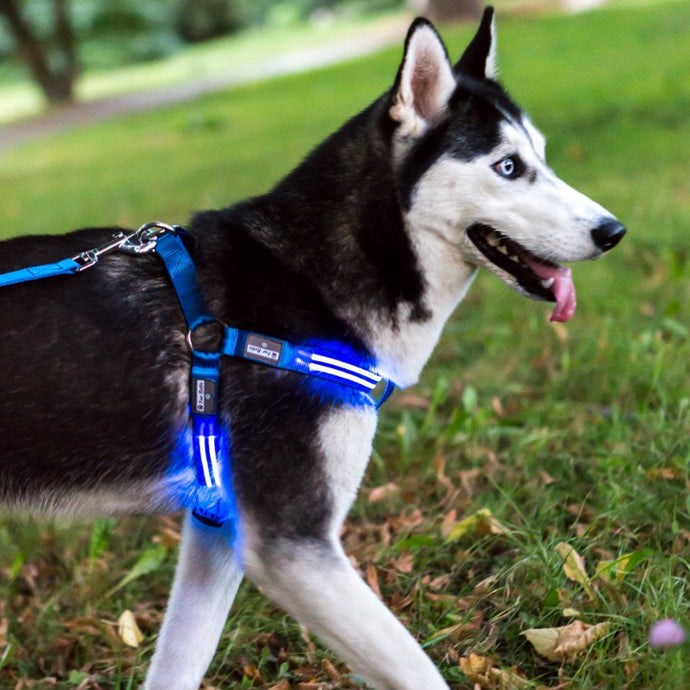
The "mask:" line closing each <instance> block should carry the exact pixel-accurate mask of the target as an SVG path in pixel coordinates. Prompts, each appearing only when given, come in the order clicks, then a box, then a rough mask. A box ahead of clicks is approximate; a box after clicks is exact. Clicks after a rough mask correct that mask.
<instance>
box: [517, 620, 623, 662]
mask: <svg viewBox="0 0 690 690" xmlns="http://www.w3.org/2000/svg"><path fill="white" fill-rule="evenodd" d="M610 629H611V624H610V623H608V622H606V623H597V624H596V625H587V623H583V622H582V621H573V622H572V623H570V624H569V625H564V626H562V627H560V628H532V629H530V630H525V631H524V632H523V633H521V634H522V635H524V636H525V637H526V638H527V639H528V640H529V641H530V642H531V644H532V646H533V647H534V649H535V651H536V652H537V654H539V655H541V656H543V657H545V658H547V659H548V660H549V661H563V660H567V659H572V658H574V657H575V656H577V655H578V654H580V653H581V652H584V651H585V650H586V649H587V648H588V647H590V646H591V645H592V644H594V642H596V641H597V640H598V639H600V638H602V637H604V635H606V634H607V633H608V632H609V630H610Z"/></svg>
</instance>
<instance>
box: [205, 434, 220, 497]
mask: <svg viewBox="0 0 690 690" xmlns="http://www.w3.org/2000/svg"><path fill="white" fill-rule="evenodd" d="M208 449H209V451H210V453H211V469H212V470H213V479H214V480H215V482H216V486H220V469H219V467H218V451H217V449H216V437H215V436H209V437H208Z"/></svg>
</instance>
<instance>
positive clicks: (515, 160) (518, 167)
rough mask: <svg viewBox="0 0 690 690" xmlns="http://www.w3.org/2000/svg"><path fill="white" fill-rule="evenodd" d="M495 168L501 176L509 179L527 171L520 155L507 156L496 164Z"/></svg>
mask: <svg viewBox="0 0 690 690" xmlns="http://www.w3.org/2000/svg"><path fill="white" fill-rule="evenodd" d="M494 170H495V171H496V172H497V173H498V174H499V175H500V176H501V177H505V178H507V179H509V180H514V179H515V178H517V177H520V175H522V173H523V172H524V171H525V166H524V163H523V162H522V160H520V158H519V156H506V157H505V158H503V159H502V160H500V161H498V163H496V165H494Z"/></svg>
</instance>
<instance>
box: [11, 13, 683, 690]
mask: <svg viewBox="0 0 690 690" xmlns="http://www.w3.org/2000/svg"><path fill="white" fill-rule="evenodd" d="M689 33H690V6H688V4H687V3H671V4H659V5H655V6H652V7H644V8H641V9H636V10H634V11H632V10H629V9H618V8H616V9H612V10H608V11H598V12H593V13H589V14H583V15H578V16H574V17H568V18H565V17H547V18H534V17H529V18H527V17H517V16H513V17H503V18H500V21H499V41H500V62H501V66H502V75H503V79H504V81H505V83H506V84H507V85H508V87H509V88H511V90H512V91H513V92H514V94H515V96H516V98H517V99H518V100H519V101H520V102H521V103H523V104H524V105H525V106H527V108H528V109H529V110H530V112H531V113H532V115H533V117H534V119H535V121H536V123H537V124H538V125H539V126H540V127H541V128H542V129H543V130H544V131H545V133H546V134H547V135H548V137H549V157H550V163H551V164H552V166H553V167H554V168H555V170H556V171H557V172H559V173H560V174H562V176H563V177H565V178H566V179H567V180H568V181H569V182H571V183H572V184H574V185H575V186H576V187H578V188H580V189H582V190H583V191H585V192H586V193H588V194H590V195H591V196H593V197H595V198H596V199H597V200H599V201H600V202H601V203H602V204H604V205H605V206H607V207H608V208H610V209H611V210H612V211H614V212H616V213H617V214H618V215H619V217H620V218H621V219H622V220H624V221H625V223H626V224H627V225H628V227H629V235H628V236H627V237H626V238H625V240H624V242H623V243H622V244H621V246H620V247H619V248H617V249H616V250H615V251H614V252H613V253H612V254H611V255H610V256H607V257H605V258H603V259H602V260H601V261H598V262H596V263H592V264H582V265H577V266H574V267H573V273H574V276H575V282H576V285H577V287H578V294H579V299H578V302H579V306H578V312H577V314H576V316H575V318H574V320H573V321H572V322H571V323H570V324H568V326H567V327H563V326H552V325H549V324H548V323H547V322H546V314H547V312H548V308H547V307H544V306H542V305H540V304H537V303H533V302H529V301H526V300H523V299H522V298H520V297H519V296H517V295H516V294H514V293H512V292H509V291H507V290H506V289H505V287H504V286H503V285H502V284H500V283H499V282H498V281H496V280H495V279H494V278H493V277H492V276H489V275H482V276H480V277H479V279H478V280H477V283H476V285H475V286H474V287H473V289H472V291H471V293H470V295H469V296H468V298H467V299H466V301H465V302H464V303H463V304H462V305H461V306H460V307H459V309H458V310H457V313H456V315H455V316H454V317H453V319H452V320H451V322H450V323H449V324H448V326H447V328H446V331H445V333H444V336H443V338H442V340H441V342H440V344H439V346H438V348H437V351H436V353H435V355H434V357H433V359H432V361H431V363H430V364H429V366H428V367H427V369H426V371H425V373H424V376H423V379H422V382H421V383H420V384H419V386H417V387H416V388H415V389H413V390H412V391H409V392H406V393H402V394H400V395H399V396H398V397H397V398H396V399H394V400H393V401H391V403H389V404H388V405H387V406H386V408H385V409H384V412H383V414H382V419H381V425H380V431H379V434H378V436H377V439H376V450H375V453H374V457H373V459H372V462H371V464H370V467H369V470H368V473H367V476H366V479H365V484H364V487H363V489H362V492H361V495H360V499H359V500H358V502H357V503H356V505H355V507H354V509H353V512H352V515H351V518H350V520H349V522H348V526H347V530H346V532H345V534H344V537H343V538H344V542H345V544H346V547H347V549H348V551H349V553H350V554H352V556H353V558H354V559H355V560H356V561H357V562H358V563H359V564H360V567H361V569H362V571H363V572H367V573H368V575H369V579H370V580H371V579H372V578H373V576H374V573H375V574H376V576H377V579H378V583H379V586H380V589H381V593H382V596H383V597H384V599H385V600H386V601H387V602H388V603H389V604H391V605H392V606H393V608H394V610H395V611H396V613H397V615H399V616H400V617H401V618H402V619H403V620H404V621H405V623H406V624H407V625H408V626H409V628H410V629H411V630H412V632H413V634H415V635H416V636H417V638H418V639H419V640H420V641H422V642H423V643H425V644H426V646H427V649H428V651H429V653H430V654H431V655H432V657H433V658H434V660H435V661H436V663H438V664H439V666H440V667H441V668H442V671H443V673H444V675H445V676H446V678H447V679H448V681H449V683H450V684H451V686H452V687H453V688H472V686H473V683H474V682H480V681H479V680H477V679H472V680H470V679H468V677H467V676H466V675H465V673H463V671H462V669H461V666H460V664H459V661H460V657H466V656H468V655H469V654H476V655H478V656H480V657H486V656H489V657H491V658H492V659H493V664H494V670H495V671H498V672H500V671H502V672H506V673H507V672H508V671H510V669H511V668H513V669H517V671H516V672H519V673H520V674H521V676H522V677H523V678H525V679H527V680H528V681H531V682H533V683H534V685H525V686H524V687H536V686H537V684H541V685H542V686H545V687H549V688H555V687H567V688H568V689H582V690H585V689H586V690H599V689H601V690H609V689H611V688H630V689H637V690H643V689H649V690H652V689H653V690H679V689H681V688H686V687H688V685H689V684H690V680H689V677H688V676H689V675H690V672H689V671H688V670H687V669H690V655H689V653H688V649H687V648H685V649H679V650H672V651H669V652H666V653H661V652H657V651H653V650H651V649H650V648H649V647H648V646H647V645H646V643H645V641H646V635H647V631H648V627H649V625H650V623H651V622H653V621H655V620H657V619H659V618H663V617H669V616H670V617H675V618H678V619H679V620H681V621H682V622H683V623H684V624H685V626H686V628H687V627H690V596H689V592H688V582H689V581H690V499H689V498H688V488H690V444H689V441H688V438H690V390H689V387H688V384H689V382H690V370H689V365H688V362H690V280H689V279H690V271H689V269H688V259H689V257H690V232H688V227H690V196H689V195H688V184H687V173H686V170H687V152H688V143H687V142H688V141H690V107H689V106H690V42H688V40H687V36H688V35H689ZM444 35H445V37H446V39H447V42H448V44H449V46H450V47H451V52H453V53H457V52H458V50H459V48H460V47H461V46H463V45H464V43H465V42H466V40H467V38H468V36H469V29H467V28H457V29H452V30H451V29H449V30H447V31H444ZM399 54H400V51H399V49H396V50H389V51H386V52H384V53H382V54H380V55H378V56H375V57H372V58H367V59H366V60H360V61H356V62H353V63H349V64H346V65H342V66H339V67H334V68H330V69H328V70H322V71H319V72H316V73H312V74H305V75H301V76H298V77H292V78H289V79H280V80H276V81H272V82H270V83H264V84H256V85H252V86H249V87H245V88H242V89H237V90H233V91H228V92H227V93H220V94H216V95H214V96H209V97H206V98H203V99H201V100H200V101H198V102H197V103H195V104H194V105H193V106H192V107H190V106H186V107H176V108H171V109H167V110H164V111H161V112H156V113H150V114H145V115H138V116H132V117H126V118H122V119H120V120H117V121H113V122H109V123H104V124H102V125H96V126H91V127H85V128H83V129H82V130H80V131H75V132H71V133H69V134H65V135H62V136H59V137H55V138H53V139H51V140H44V141H40V142H34V143H30V144H26V145H23V146H22V147H20V148H17V149H15V150H12V151H10V152H9V153H6V154H4V155H3V156H2V158H0V189H2V193H1V194H0V218H1V219H2V232H3V233H4V234H5V235H7V236H10V235H15V234H19V233H26V232H62V231H65V230H67V229H70V228H72V227H76V226H79V225H88V224H98V223H111V222H119V223H123V224H127V225H130V226H136V225H139V224H140V223H142V222H144V221H147V220H150V219H153V218H161V219H163V220H167V221H172V222H178V221H180V222H184V220H185V219H186V218H187V216H188V215H189V213H190V212H191V211H192V210H194V209H196V208H204V207H211V206H221V205H225V204H227V203H229V202H230V201H232V200H234V199H237V198H240V197H243V196H246V195H248V194H253V193H257V192H260V191H263V190H265V189H266V188H267V187H268V186H269V185H270V184H271V183H272V182H273V181H274V180H276V179H277V178H278V177H279V176H280V175H282V174H283V173H284V172H286V171H287V170H288V169H289V168H290V167H292V166H293V165H294V164H295V163H296V162H297V161H298V160H299V159H300V158H301V157H302V156H303V155H304V154H305V153H306V151H307V150H308V149H309V148H310V147H311V146H313V145H314V144H315V143H317V142H318V141H319V140H320V139H321V138H322V137H323V136H324V135H326V134H327V133H328V132H329V131H331V130H332V129H333V128H334V127H336V126H337V125H338V124H340V122H342V120H343V119H344V117H345V116H347V115H348V114H350V113H352V112H355V111H356V110H357V109H359V108H361V107H363V106H364V105H366V104H367V103H368V102H369V101H370V100H371V99H373V98H374V97H376V96H377V95H378V94H379V93H380V92H381V91H382V90H383V89H385V88H387V86H388V85H389V83H390V82H391V80H392V78H393V76H394V74H395V69H396V67H397V61H398V58H399ZM389 482H392V483H393V484H394V485H395V486H394V487H392V488H391V490H390V491H389V493H388V495H387V496H386V497H385V498H383V499H382V500H379V501H371V500H369V499H370V491H371V489H373V488H375V487H380V486H383V485H386V484H387V483H389ZM482 509H489V510H490V511H491V513H492V515H493V517H494V518H495V520H496V521H497V522H495V523H493V527H494V530H493V531H494V532H498V534H493V533H492V531H491V529H490V527H491V524H492V523H490V522H489V521H488V520H487V519H486V518H484V520H483V521H481V520H480V521H478V524H476V525H475V529H471V530H469V531H468V532H466V533H465V534H463V535H461V536H459V537H458V538H457V539H455V540H448V539H446V537H444V534H447V531H448V528H449V527H451V526H452V524H453V523H454V522H457V521H459V520H461V519H462V518H463V517H465V516H468V515H472V514H474V513H476V512H477V511H479V510H482ZM452 511H455V514H453V513H452ZM444 518H445V521H444ZM177 526H178V522H177V520H163V519H161V520H153V521H148V522H142V521H138V520H125V521H121V522H120V523H118V524H114V523H111V522H103V523H98V524H97V525H96V527H95V528H91V527H89V526H85V527H83V528H80V529H75V528H70V529H64V528H60V527H53V526H45V525H40V526H38V525H35V524H33V523H17V522H10V521H5V522H2V523H0V567H2V573H3V575H2V580H1V581H0V588H1V589H2V593H3V596H2V602H3V603H2V604H0V643H4V642H5V641H6V642H7V645H8V646H5V647H4V651H3V647H2V646H1V645H0V688H2V689H3V690H4V689H5V688H7V689H9V688H14V687H15V686H16V684H17V680H18V679H28V680H34V681H38V680H40V679H44V678H54V679H56V681H57V687H59V688H68V687H76V686H79V682H81V683H82V685H80V686H79V687H84V688H97V687H101V688H108V689H110V688H122V689H124V688H127V687H136V685H135V681H139V680H140V679H141V678H142V677H143V674H144V671H145V666H146V662H147V659H148V658H149V655H150V651H151V648H152V645H153V641H154V638H155V634H156V631H157V629H158V625H159V623H160V618H161V612H162V608H163V606H164V603H165V598H166V596H167V591H168V587H169V582H170V578H171V576H172V567H173V563H174V558H173V554H174V548H173V542H174V536H175V531H176V530H177ZM152 540H153V541H155V542H156V543H157V544H163V547H164V548H165V549H167V551H164V550H162V549H163V547H160V546H158V547H156V546H155V544H154V545H152ZM560 542H566V543H568V544H570V545H571V546H573V547H574V548H575V549H576V550H577V551H578V553H579V554H580V555H581V556H582V557H583V558H584V562H585V567H586V571H587V574H588V576H589V578H590V579H591V582H592V585H591V586H592V587H593V595H592V596H591V597H590V596H589V595H588V594H587V593H586V591H585V589H584V588H583V586H582V585H581V584H578V583H577V582H575V581H572V580H570V579H568V578H567V576H566V574H565V573H564V571H563V569H562V561H561V557H560V556H559V555H558V554H557V552H556V546H557V545H558V544H559V543H560ZM164 553H167V554H168V555H167V556H166V557H165V558H164V559H162V560H161V558H160V557H161V556H162V555H164ZM142 554H145V556H146V558H148V559H149V560H148V562H149V563H150V564H151V563H152V564H153V565H152V570H151V572H149V573H148V574H145V575H142V576H141V577H140V578H138V579H136V580H135V581H133V582H132V583H130V584H129V585H127V586H126V587H124V588H123V589H120V590H118V591H117V592H115V593H114V594H111V595H109V596H108V592H109V590H111V588H113V587H114V586H115V585H116V584H117V583H118V582H119V581H120V579H121V578H122V577H123V576H124V575H126V574H127V573H128V572H131V571H132V569H134V568H135V567H136V563H137V561H139V560H140V559H141V558H143V557H142ZM626 554H634V556H633V557H632V559H631V560H630V561H628V565H627V566H625V565H624V564H623V565H621V566H620V567H619V569H618V571H617V574H616V571H615V569H614V570H613V571H609V572H608V577H607V575H606V573H604V574H601V575H599V576H596V577H595V569H596V568H597V566H598V565H599V567H600V568H601V567H603V566H601V565H600V564H601V563H602V562H606V561H614V560H616V559H618V558H620V557H621V556H624V555H626ZM152 556H155V558H152ZM156 559H157V560H156ZM410 562H411V563H412V564H413V569H412V570H411V571H410V570H409V565H410ZM127 608H129V609H132V610H133V611H134V612H135V614H136V615H137V620H138V621H139V624H140V626H141V627H142V630H143V631H144V633H145V634H146V639H145V641H144V643H143V647H142V648H141V649H140V650H133V649H132V650H130V649H127V650H123V649H122V648H121V646H120V644H119V642H118V638H117V636H116V634H115V632H114V629H115V627H114V622H115V621H116V620H117V617H118V616H119V614H120V613H121V612H122V611H123V610H124V609H127ZM565 609H573V610H576V611H577V612H578V615H577V616H573V612H572V611H567V612H564V610H565ZM568 614H570V615H568ZM575 617H576V618H579V619H580V620H582V621H584V622H585V623H588V624H594V623H600V622H609V623H610V624H611V628H610V630H609V632H608V634H607V635H606V636H605V637H604V638H603V639H601V640H599V641H598V642H596V643H594V644H592V645H590V646H587V647H586V648H585V649H584V650H583V652H582V654H581V655H580V656H578V657H577V658H575V659H574V660H570V661H566V662H563V663H559V662H552V661H548V660H547V659H545V658H544V657H542V656H539V655H538V654H536V653H535V652H534V650H533V649H532V647H531V646H530V645H529V643H528V642H527V641H526V639H525V637H524V636H523V635H521V633H522V632H524V631H525V630H527V629H529V628H542V627H552V626H561V625H565V624H567V623H570V622H572V620H573V619H574V618H575ZM4 621H7V623H8V628H7V632H6V633H3V632H2V631H3V623H4ZM3 638H4V640H3ZM7 650H9V651H7ZM324 659H330V660H331V662H332V663H333V664H334V665H335V669H336V672H337V673H344V669H343V667H342V665H341V664H340V663H339V662H338V661H337V659H335V658H334V657H333V655H331V654H330V653H328V652H326V651H324V650H323V649H321V648H320V647H317V648H313V647H312V646H311V645H310V644H307V643H306V642H305V640H304V637H303V634H302V632H301V630H300V629H299V627H298V626H297V625H296V624H295V623H294V622H293V621H292V620H290V619H289V618H287V617H286V616H284V615H283V614H282V613H281V612H280V611H279V610H278V609H276V608H275V607H274V606H273V605H272V604H270V603H269V602H267V601H266V600H265V599H263V598H262V597H261V596H260V595H259V593H258V592H257V591H256V590H255V589H254V588H253V587H251V586H244V587H243V588H242V589H241V591H240V595H239V598H238V605H237V607H236V608H235V609H234V610H233V613H232V614H231V616H230V619H229V621H228V625H227V628H226V632H225V634H224V636H223V639H222V641H221V645H220V647H219V650H218V653H217V655H216V659H215V661H214V664H213V666H212V668H211V670H210V672H209V675H208V684H209V687H223V688H251V687H255V688H270V687H272V686H274V685H276V684H277V683H278V682H279V681H280V679H281V678H286V679H288V680H289V681H290V683H291V684H292V685H291V686H292V687H296V683H297V682H298V681H300V680H301V681H307V680H309V678H310V677H313V678H315V679H316V680H317V681H320V682H323V683H324V686H323V687H324V688H327V687H339V686H340V687H342V686H343V685H344V684H342V683H335V684H332V685H330V686H329V685H327V684H325V683H326V682H327V680H328V676H327V675H326V670H325V669H326V667H325V666H324V663H325V662H324ZM464 663H465V666H464V668H465V669H466V670H467V665H466V662H464ZM468 672H469V671H468ZM70 673H72V681H73V682H72V683H70V681H69V678H70ZM257 674H258V675H257ZM252 678H254V680H252ZM511 682H512V685H510V686H509V687H522V686H521V685H519V682H520V681H518V680H515V678H513V680H512V681H511ZM559 683H562V684H563V685H560V686H559ZM38 687H43V686H42V685H39V686H38ZM51 687H53V686H51ZM482 687H487V688H488V687H496V688H498V687H500V686H499V685H498V681H494V684H493V685H492V684H491V682H490V681H488V680H487V681H486V682H485V684H484V685H483V686H482Z"/></svg>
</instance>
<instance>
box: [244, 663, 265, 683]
mask: <svg viewBox="0 0 690 690" xmlns="http://www.w3.org/2000/svg"><path fill="white" fill-rule="evenodd" d="M242 672H243V673H244V675H245V677H246V678H248V679H249V680H252V681H256V682H257V683H263V680H264V679H263V678H262V677H261V672H260V671H259V669H258V668H257V667H256V666H254V664H245V665H244V666H243V667H242Z"/></svg>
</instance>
